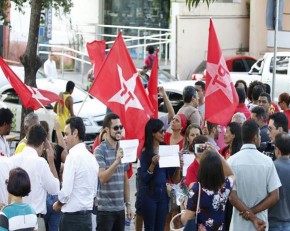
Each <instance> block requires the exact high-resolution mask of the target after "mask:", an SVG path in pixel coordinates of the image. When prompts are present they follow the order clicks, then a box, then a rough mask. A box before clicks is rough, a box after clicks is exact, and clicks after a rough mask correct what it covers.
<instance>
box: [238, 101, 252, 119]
mask: <svg viewBox="0 0 290 231" xmlns="http://www.w3.org/2000/svg"><path fill="white" fill-rule="evenodd" d="M236 112H241V113H244V115H245V116H246V118H247V120H248V119H251V112H250V110H249V109H248V108H247V106H246V105H245V104H244V103H240V104H238V106H237V108H236V111H235V113H236Z"/></svg>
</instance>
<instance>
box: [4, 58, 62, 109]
mask: <svg viewBox="0 0 290 231" xmlns="http://www.w3.org/2000/svg"><path fill="white" fill-rule="evenodd" d="M0 66H1V68H2V70H3V73H4V75H5V76H6V78H7V80H8V81H9V83H10V84H11V86H12V87H13V88H14V90H15V91H16V93H17V94H18V95H19V98H20V99H21V101H22V104H23V106H24V107H25V108H32V109H33V110H37V109H39V108H41V107H42V106H41V104H42V105H43V106H45V105H47V104H50V103H53V102H55V101H59V102H60V103H61V104H63V101H62V99H61V98H60V97H59V96H58V95H57V94H55V93H53V92H50V91H46V90H41V89H38V88H35V87H31V86H27V85H26V84H24V83H23V82H22V81H21V80H20V79H19V77H18V76H17V75H16V74H15V73H14V72H13V71H12V70H11V68H10V67H9V66H8V65H7V64H6V63H5V61H4V60H3V59H2V57H0ZM36 99H37V100H38V101H40V102H41V104H40V103H39V102H38V101H37V100H36Z"/></svg>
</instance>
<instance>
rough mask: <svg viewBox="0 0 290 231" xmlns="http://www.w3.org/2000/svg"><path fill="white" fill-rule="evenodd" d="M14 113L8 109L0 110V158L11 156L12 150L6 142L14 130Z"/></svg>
mask: <svg viewBox="0 0 290 231" xmlns="http://www.w3.org/2000/svg"><path fill="white" fill-rule="evenodd" d="M12 119H13V113H12V112H11V111H10V109H8V108H1V109H0V156H8V157H9V156H10V148H9V145H8V142H7V140H6V136H7V135H9V133H10V131H11V128H12Z"/></svg>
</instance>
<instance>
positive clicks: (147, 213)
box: [141, 185, 169, 231]
mask: <svg viewBox="0 0 290 231" xmlns="http://www.w3.org/2000/svg"><path fill="white" fill-rule="evenodd" d="M141 198H142V200H141V205H142V216H143V219H144V226H145V231H163V230H164V226H165V222H166V216H167V213H168V203H169V197H168V195H167V189H166V186H165V185H164V186H159V187H158V186H154V189H152V190H150V189H149V188H148V187H146V186H144V187H142V189H141Z"/></svg>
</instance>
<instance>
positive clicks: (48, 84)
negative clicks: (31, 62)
mask: <svg viewBox="0 0 290 231" xmlns="http://www.w3.org/2000/svg"><path fill="white" fill-rule="evenodd" d="M12 69H13V71H14V72H15V73H16V74H17V75H18V76H19V77H20V78H21V79H22V80H23V79H24V70H23V67H12ZM5 80H6V81H5ZM36 83H37V87H38V88H40V89H45V90H48V91H52V92H54V93H56V94H59V93H60V92H62V91H65V88H66V83H67V81H66V80H63V79H49V80H48V78H47V77H46V75H45V74H44V73H42V72H40V71H38V72H37V76H36ZM0 94H2V95H5V96H6V97H5V98H4V99H3V100H2V101H3V102H4V104H5V105H6V107H8V108H10V109H11V110H12V111H14V113H15V114H16V127H15V131H17V132H19V131H20V122H21V120H20V118H21V107H22V105H21V100H20V99H19V97H18V95H17V94H16V92H15V90H14V89H13V88H12V87H11V85H10V84H9V82H8V81H7V79H6V77H5V76H4V74H3V72H2V70H1V71H0ZM72 98H73V100H74V104H73V108H74V113H75V115H78V116H80V117H81V118H82V119H83V121H84V124H85V126H86V141H92V140H94V138H95V136H96V135H97V133H99V130H100V129H101V127H102V124H103V119H104V117H105V114H106V106H105V105H104V104H103V103H102V102H100V101H99V100H98V99H96V98H95V97H93V96H91V95H89V96H88V97H87V92H85V91H84V90H82V89H81V88H79V87H78V86H75V89H74V91H73V93H72ZM81 107H82V109H81ZM46 109H47V110H48V112H49V113H47V111H46V110H45V109H43V108H40V109H38V110H36V113H37V114H38V115H39V118H40V120H46V121H48V122H49V125H50V129H51V130H52V128H53V123H54V118H55V117H56V115H55V113H54V112H53V105H51V104H49V105H47V106H46ZM80 109H81V110H80Z"/></svg>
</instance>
